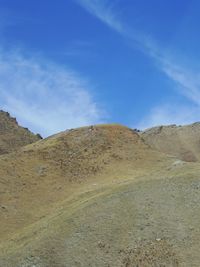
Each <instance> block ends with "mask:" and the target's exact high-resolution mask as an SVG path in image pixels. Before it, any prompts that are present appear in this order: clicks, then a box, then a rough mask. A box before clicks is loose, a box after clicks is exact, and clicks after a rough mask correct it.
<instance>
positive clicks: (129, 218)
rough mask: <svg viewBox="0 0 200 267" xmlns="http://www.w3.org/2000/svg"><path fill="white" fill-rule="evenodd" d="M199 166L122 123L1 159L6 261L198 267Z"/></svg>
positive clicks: (0, 262) (2, 259)
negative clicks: (156, 145)
mask: <svg viewBox="0 0 200 267" xmlns="http://www.w3.org/2000/svg"><path fill="white" fill-rule="evenodd" d="M199 174H200V164H199V163H198V162H195V163H194V162H190V163H189V162H183V163H182V162H181V163H180V161H178V159H177V158H176V157H174V156H167V155H165V154H164V153H161V152H158V151H156V150H153V149H151V148H150V147H149V145H147V144H145V143H144V142H143V140H142V138H141V137H140V136H139V135H138V133H136V132H134V131H133V130H131V129H129V128H127V127H124V126H121V125H116V124H115V125H97V126H91V127H83V128H79V129H74V130H70V131H66V132H62V133H60V134H57V135H54V136H52V137H49V138H47V139H44V140H40V141H37V142H35V143H33V144H30V145H28V146H25V147H22V148H21V149H19V150H18V151H17V152H13V153H10V154H6V155H2V156H0V184H1V187H0V203H1V206H0V223H1V229H0V240H1V242H0V266H3V267H33V266H35V267H49V266H51V267H56V266H59V267H76V266H77V267H78V266H82V267H89V266H92V267H93V266H97V267H104V266H105V267H109V266H110V267H111V266H115V267H132V266H139V267H143V266H145V267H146V266H147V267H152V266H155V267H156V266H174V267H176V266H199V262H200V256H199V253H198V250H199V245H200V238H199V235H198V232H199V231H200V226H199V220H200V212H199V210H200V204H199V203H200V197H199V196H200V194H199V188H200V187H199V185H200V179H199V177H200V175H199Z"/></svg>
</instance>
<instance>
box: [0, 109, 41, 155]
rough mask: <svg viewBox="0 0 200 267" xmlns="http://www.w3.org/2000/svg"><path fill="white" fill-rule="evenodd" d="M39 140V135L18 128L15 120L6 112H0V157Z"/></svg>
mask: <svg viewBox="0 0 200 267" xmlns="http://www.w3.org/2000/svg"><path fill="white" fill-rule="evenodd" d="M40 139H41V137H40V135H35V134H33V133H31V132H30V131H29V130H28V129H27V128H23V127H21V126H19V125H18V123H17V121H16V119H15V118H12V117H11V116H10V114H9V113H8V112H4V111H2V110H1V111H0V155H1V154H5V153H9V152H13V151H16V150H17V149H19V148H20V147H22V146H25V145H28V144H31V143H33V142H36V141H38V140H40Z"/></svg>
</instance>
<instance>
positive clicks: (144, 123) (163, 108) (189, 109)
mask: <svg viewBox="0 0 200 267" xmlns="http://www.w3.org/2000/svg"><path fill="white" fill-rule="evenodd" d="M199 113H200V107H198V106H197V107H196V106H193V105H181V104H178V105H177V103H167V104H166V103H165V104H163V105H158V106H156V107H153V108H152V109H151V110H150V111H149V113H148V114H147V115H146V116H145V117H144V118H142V120H141V121H140V122H139V123H138V124H137V125H134V127H136V128H138V129H141V130H144V129H147V128H150V127H153V126H158V125H170V124H177V125H183V124H190V123H192V122H195V121H199V116H198V114H199Z"/></svg>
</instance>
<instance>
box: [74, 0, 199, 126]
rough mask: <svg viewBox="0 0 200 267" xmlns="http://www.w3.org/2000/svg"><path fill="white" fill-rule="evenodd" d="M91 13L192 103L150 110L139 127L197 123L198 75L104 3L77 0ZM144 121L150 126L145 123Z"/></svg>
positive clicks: (96, 0)
mask: <svg viewBox="0 0 200 267" xmlns="http://www.w3.org/2000/svg"><path fill="white" fill-rule="evenodd" d="M76 1H77V2H79V4H81V5H82V6H83V7H84V8H85V9H86V10H88V11H89V12H90V13H91V14H93V15H94V16H96V17H97V18H99V19H100V20H101V21H102V22H104V23H105V24H107V25H108V26H109V27H110V28H112V29H113V30H115V31H117V32H118V33H119V34H121V35H122V36H123V37H125V38H127V39H129V40H130V41H132V42H133V44H134V47H136V48H137V49H139V50H140V51H142V52H143V53H144V54H146V55H147V56H148V57H151V58H152V59H153V62H154V64H155V66H157V68H158V69H159V70H160V71H161V72H163V73H164V74H165V75H166V76H167V77H168V78H169V79H171V80H172V81H173V82H174V83H175V84H176V85H177V86H176V88H177V92H178V93H179V94H181V95H183V96H184V97H186V98H187V99H188V100H189V101H190V102H191V103H190V105H186V106H184V107H180V105H179V104H178V103H173V104H171V103H170V104H168V103H165V105H161V106H156V107H153V108H152V110H151V111H150V115H148V116H146V117H145V118H144V119H142V120H141V122H140V123H139V125H140V126H141V127H142V128H144V127H145V125H146V127H147V126H150V125H155V124H167V123H170V124H171V123H176V122H177V123H183V124H185V123H189V122H192V120H198V119H199V117H198V116H197V114H200V112H199V111H200V72H196V71H192V69H191V68H190V69H189V68H188V67H185V66H184V65H183V64H181V63H180V62H178V60H177V59H176V57H175V56H172V55H170V54H169V51H168V52H166V50H165V49H164V48H163V47H161V46H159V45H158V44H157V43H156V42H155V40H153V39H152V38H151V37H150V36H148V35H145V34H142V33H140V32H137V31H136V30H135V29H130V27H127V25H126V26H125V25H124V23H122V21H121V20H120V18H119V17H117V16H116V15H115V14H116V13H115V10H113V9H111V8H110V7H109V4H108V1H107V0H76ZM147 119H148V121H149V123H147Z"/></svg>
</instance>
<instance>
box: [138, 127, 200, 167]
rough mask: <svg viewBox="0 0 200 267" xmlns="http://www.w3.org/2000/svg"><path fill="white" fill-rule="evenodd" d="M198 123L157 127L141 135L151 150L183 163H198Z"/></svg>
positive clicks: (199, 159)
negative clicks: (176, 158) (166, 154)
mask: <svg viewBox="0 0 200 267" xmlns="http://www.w3.org/2000/svg"><path fill="white" fill-rule="evenodd" d="M199 133H200V123H193V124H191V125H186V126H176V125H169V126H159V127H154V128H150V129H148V130H146V131H144V132H142V133H141V136H142V138H143V139H144V140H145V142H146V143H147V144H148V145H150V146H151V147H152V148H154V149H156V150H158V151H161V152H164V153H168V154H171V155H174V156H176V157H178V158H180V159H181V160H183V161H188V162H195V161H200V135H199Z"/></svg>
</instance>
